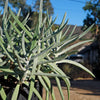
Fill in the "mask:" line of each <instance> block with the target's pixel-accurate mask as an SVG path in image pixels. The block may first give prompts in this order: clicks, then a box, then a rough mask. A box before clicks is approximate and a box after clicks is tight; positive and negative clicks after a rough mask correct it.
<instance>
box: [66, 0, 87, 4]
mask: <svg viewBox="0 0 100 100" xmlns="http://www.w3.org/2000/svg"><path fill="white" fill-rule="evenodd" d="M65 1H66V0H65ZM68 1H73V2H78V3H82V4H83V3H84V4H85V3H86V2H84V1H80V0H68Z"/></svg>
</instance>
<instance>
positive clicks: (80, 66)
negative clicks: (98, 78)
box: [56, 60, 95, 77]
mask: <svg viewBox="0 0 100 100" xmlns="http://www.w3.org/2000/svg"><path fill="white" fill-rule="evenodd" d="M56 63H57V64H59V63H68V64H73V65H75V66H77V67H79V68H81V69H83V70H85V71H86V72H88V73H89V74H90V75H92V76H93V77H95V76H94V74H93V73H92V72H91V71H90V70H88V69H87V68H86V67H84V66H83V65H82V64H80V63H77V62H75V61H72V60H61V61H58V62H56Z"/></svg>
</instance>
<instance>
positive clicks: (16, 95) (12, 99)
mask: <svg viewBox="0 0 100 100" xmlns="http://www.w3.org/2000/svg"><path fill="white" fill-rule="evenodd" d="M19 88H20V85H19V84H17V85H16V87H15V90H14V93H13V95H12V98H11V100H17V98H18V93H19Z"/></svg>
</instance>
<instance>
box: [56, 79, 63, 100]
mask: <svg viewBox="0 0 100 100" xmlns="http://www.w3.org/2000/svg"><path fill="white" fill-rule="evenodd" d="M55 79H56V82H57V87H58V89H59V92H60V95H61V97H62V100H64V95H63V92H62V88H61V84H60V80H59V78H58V77H56V78H55Z"/></svg>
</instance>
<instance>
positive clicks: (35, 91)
mask: <svg viewBox="0 0 100 100" xmlns="http://www.w3.org/2000/svg"><path fill="white" fill-rule="evenodd" d="M33 92H34V93H35V95H36V96H37V97H38V98H39V100H43V99H42V97H41V95H40V93H39V92H38V91H37V90H36V89H35V88H34V87H33Z"/></svg>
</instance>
